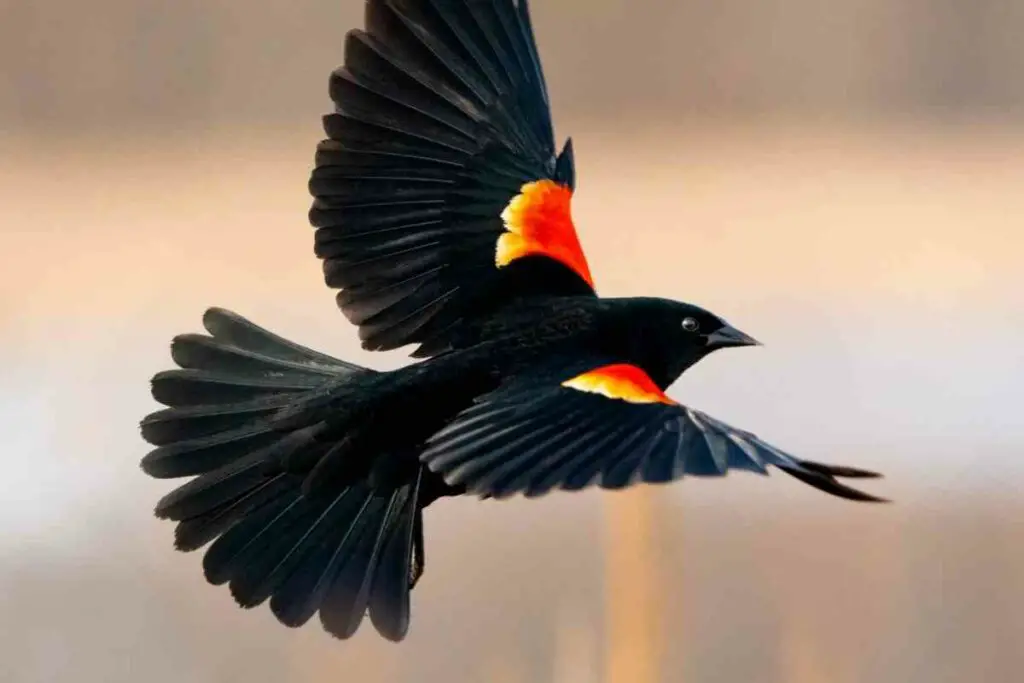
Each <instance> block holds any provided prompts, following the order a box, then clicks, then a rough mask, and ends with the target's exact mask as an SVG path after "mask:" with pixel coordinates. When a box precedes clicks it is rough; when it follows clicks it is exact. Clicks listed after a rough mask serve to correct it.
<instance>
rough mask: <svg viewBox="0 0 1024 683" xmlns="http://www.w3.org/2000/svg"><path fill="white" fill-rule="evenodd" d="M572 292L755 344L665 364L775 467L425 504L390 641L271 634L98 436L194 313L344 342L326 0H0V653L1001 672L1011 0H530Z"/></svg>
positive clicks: (750, 673) (130, 463) (32, 670)
mask: <svg viewBox="0 0 1024 683" xmlns="http://www.w3.org/2000/svg"><path fill="white" fill-rule="evenodd" d="M534 4H535V5H536V6H535V7H534V17H535V24H536V26H537V31H538V34H539V39H540V42H541V50H542V54H543V58H544V61H545V65H546V69H547V72H548V75H549V84H550V87H551V90H552V97H553V100H554V106H555V109H556V125H557V127H558V131H559V135H566V134H569V133H571V134H572V135H573V136H574V138H575V139H576V144H577V153H578V167H579V168H578V173H579V191H578V193H577V200H576V202H575V207H574V211H575V215H576V219H577V223H578V225H579V226H580V232H581V237H582V240H583V242H584V245H585V247H586V249H587V252H588V255H589V258H590V262H591V268H592V270H593V272H594V274H595V278H596V279H597V282H598V286H599V288H600V290H601V291H602V293H604V294H607V295H625V294H639V293H648V294H659V295H665V296H673V297H679V298H685V299H688V300H691V301H694V302H695V303H700V304H702V305H706V306H708V307H710V308H712V309H714V310H715V311H717V312H719V313H721V314H722V315H724V316H726V317H728V318H729V319H730V321H732V322H734V323H735V324H737V325H738V326H740V327H741V328H742V329H744V330H746V331H748V332H750V333H752V334H754V335H755V336H757V337H758V338H760V339H762V340H763V341H765V342H766V344H767V345H766V346H765V347H764V348H761V349H756V350H747V351H742V352H739V351H736V352H728V353H722V354H721V355H720V356H716V357H714V358H712V359H709V360H708V361H707V362H706V363H704V364H702V365H701V366H699V367H698V368H695V369H694V371H693V372H692V373H689V374H688V375H687V377H686V378H685V379H684V380H683V381H681V382H680V383H679V384H678V385H677V386H676V387H675V388H674V389H673V390H672V393H673V394H674V395H675V396H677V397H679V398H680V399H681V400H685V401H687V402H692V403H693V404H694V405H697V406H699V407H700V408H702V409H706V410H708V411H710V412H712V413H713V414H715V415H716V416H719V417H721V418H723V419H726V420H728V421H731V422H733V423H734V424H737V425H739V426H742V427H745V428H748V429H752V430H755V431H758V432H759V433H761V434H762V435H764V436H765V437H766V438H768V439H769V440H771V441H773V442H775V443H777V444H779V445H781V446H783V447H787V448H789V449H790V450H792V451H794V452H796V453H798V454H801V455H805V456H807V457H811V458H815V459H819V460H827V461H835V462H843V463H849V464H852V465H859V466H863V467H868V468H874V469H880V470H883V471H885V472H886V473H887V474H888V475H889V478H888V479H887V480H886V481H885V482H882V483H880V484H879V485H877V486H875V487H874V490H876V491H878V492H880V493H883V494H886V495H891V496H893V497H894V498H896V500H897V503H896V504H895V505H893V506H888V507H865V506H857V505H854V504H849V503H845V502H842V501H837V500H834V499H831V498H828V497H825V496H823V495H820V494H818V493H817V492H815V491H812V490H810V489H807V488H805V487H802V486H801V485H800V484H798V483H797V482H794V481H792V480H790V479H788V478H782V477H780V476H773V477H772V478H770V479H767V480H765V479H761V478H757V477H752V476H748V475H742V474H740V475H736V476H733V477H730V478H728V479H727V480H724V481H690V482H684V483H682V484H678V485H675V486H672V487H669V488H663V489H657V490H656V491H655V492H654V493H642V494H641V495H635V494H634V495H625V496H623V495H615V496H612V495H607V494H606V495H602V494H598V493H585V494H579V495H562V496H553V497H550V498H549V499H545V500H542V501H535V502H522V501H519V502H516V501H513V502H508V503H502V504H495V503H490V504H487V503H477V502H474V501H455V502H452V501H446V502H444V503H443V504H439V505H438V506H436V508H434V509H431V511H430V512H429V513H428V516H427V525H428V530H427V533H428V541H427V542H428V548H427V554H428V569H427V574H426V578H425V579H424V581H423V582H422V584H421V586H420V587H419V588H417V590H416V594H415V597H414V600H415V604H414V617H413V627H412V632H411V634H410V636H409V639H408V640H407V641H406V642H405V643H403V644H402V645H401V646H398V647H395V646H392V645H390V644H387V643H383V642H380V641H379V640H378V639H377V638H376V636H375V635H373V634H372V631H371V630H370V629H369V628H366V629H364V630H365V633H361V634H360V636H359V637H357V638H356V639H355V640H353V641H352V642H349V643H340V642H337V641H333V640H331V639H330V638H329V637H328V636H326V635H324V634H323V633H321V632H320V631H319V629H318V627H316V626H315V625H310V626H309V627H307V628H305V629H302V630H300V631H294V632H293V631H288V630H287V629H284V628H283V627H280V626H278V625H276V624H275V623H274V621H273V619H272V617H271V616H270V614H269V612H268V611H267V610H266V609H260V610H257V611H253V612H248V613H247V612H243V611H242V610H238V609H236V608H234V606H233V605H232V604H231V599H230V596H229V595H228V593H227V592H226V591H225V590H222V589H216V588H210V587H208V586H206V585H205V584H204V582H203V580H202V578H201V574H200V567H199V556H198V555H191V556H188V555H180V554H175V553H173V552H172V551H171V547H170V539H171V528H170V526H169V525H167V524H162V523H159V522H158V521H156V520H154V519H152V518H151V516H150V510H151V507H152V504H153V503H154V502H155V500H156V498H157V497H158V496H159V495H160V494H161V493H162V492H164V491H165V490H167V485H166V484H165V483H164V484H162V483H160V482H154V481H151V480H148V479H147V478H145V477H144V476H143V475H142V474H141V473H140V472H139V470H138V469H137V462H138V459H139V458H140V457H141V456H142V455H143V454H144V453H145V447H144V444H143V443H142V442H141V441H140V439H139V438H138V435H137V431H136V429H135V423H136V422H137V421H138V419H139V418H140V417H141V416H142V415H143V414H145V413H146V412H148V411H149V410H150V409H152V407H153V404H152V403H151V402H150V400H149V398H148V393H147V392H148V389H147V380H148V378H149V376H150V375H152V374H153V373H154V372H155V371H157V370H159V369H163V368H164V367H166V366H167V364H168V363H169V359H168V357H167V342H168V340H169V338H170V337H171V336H172V335H173V334H175V333H177V332H182V331H192V330H196V329H198V327H199V316H200V314H201V312H202V310H203V308H204V307H206V306H208V305H212V304H216V305H222V306H227V307H230V308H233V309H235V310H238V311H239V312H241V313H243V314H245V315H248V316H251V317H253V318H254V319H256V320H257V321H258V322H261V323H263V324H265V325H268V326H270V327H271V328H272V329H274V330H276V331H279V332H280V333H282V334H284V335H286V336H289V337H292V338H295V339H297V340H300V341H302V342H304V343H308V344H310V345H312V346H315V347H319V348H322V349H324V350H325V351H328V352H330V353H333V354H335V355H339V356H342V357H345V358H349V359H352V360H356V361H360V362H365V363H367V364H373V365H374V366H376V367H388V366H393V365H395V364H397V363H400V362H403V359H402V356H401V355H400V354H388V355H385V354H380V355H370V354H365V353H362V352H360V351H358V350H357V345H356V342H355V337H354V334H353V330H352V329H351V328H350V327H348V326H347V325H346V324H345V323H344V321H343V319H342V318H341V316H340V314H338V313H337V312H336V310H335V309H334V307H333V303H332V300H331V294H330V293H329V292H328V291H327V290H325V288H323V287H322V285H321V283H320V273H319V269H318V265H317V263H316V261H315V259H314V258H313V257H312V255H311V231H310V229H309V228H308V226H307V224H306V221H305V212H306V210H307V208H308V204H309V197H308V196H307V194H306V190H305V180H306V177H307V174H308V172H309V166H310V161H311V158H312V150H313V146H314V144H315V142H316V140H317V139H318V137H319V135H320V132H319V128H318V125H319V116H320V114H321V113H322V112H324V111H325V110H326V108H327V105H328V102H327V97H326V92H325V86H326V76H327V73H328V72H329V70H330V69H331V68H333V67H334V66H335V65H336V64H337V63H338V61H339V60H340V55H341V45H342V36H343V33H344V31H345V30H346V29H347V28H349V27H351V26H355V25H356V24H357V23H358V21H359V17H360V13H361V9H360V5H361V3H358V2H356V1H355V0H353V1H352V2H341V1H338V2H335V1H330V2H329V1H327V0H289V1H287V2H286V1H285V0H272V1H271V0H267V1H265V2H261V3H238V2H228V1H227V0H216V1H214V0H206V1H204V2H199V0H184V1H182V2H176V3H167V2H159V1H157V0H145V1H143V0H95V1H93V2H89V3H70V2H64V3H39V2H36V1H35V0H6V2H5V3H4V4H3V5H2V9H0V12H2V20H0V65H2V66H0V158H2V159H3V163H2V164H0V254H2V259H3V260H2V266H3V267H2V268H0V335H2V336H0V352H2V353H3V359H4V360H3V362H2V364H0V435H2V436H0V445H2V449H0V453H2V454H3V455H2V457H3V469H2V470H0V680H3V681H11V682H13V683H36V682H42V681H45V682H50V681H54V682H56V681H61V682H63V681H79V682H81V683H92V682H97V683H98V682H100V681H104V682H107V681H109V682H116V683H120V682H122V681H123V682H128V681H133V682H134V681H153V682H154V683H160V682H161V681H189V682H190V683H205V682H211V683H213V682H216V683H220V682H222V681H227V682H230V681H246V682H247V683H263V682H264V681H266V682H270V681H275V682H276V681H282V680H290V681H339V680H345V681H360V682H361V683H362V682H364V681H365V682H367V683H375V682H380V683H385V682H391V681H400V680H401V681H428V682H429V681H444V682H446V683H448V682H453V683H461V682H462V681H498V682H501V681H508V682H515V683H520V682H525V681H530V682H534V681H559V682H567V683H590V682H592V681H599V680H608V681H614V683H621V682H624V681H629V682H631V683H653V681H662V682H664V683H675V682H679V683H689V682H691V681H699V682H701V683H704V682H718V681H722V682H726V681H730V682H731V681H750V682H752V683H762V682H764V683H848V682H849V683H853V682H857V683H860V682H861V681H867V682H871V683H876V682H877V683H888V682H892V683H907V682H910V683H918V682H921V683H937V682H941V683H961V682H964V683H966V682H973V681H980V682H983V683H1013V682H1014V681H1016V680H1017V677H1018V676H1019V672H1020V671H1021V669H1022V667H1024V655H1022V654H1021V651H1020V646H1019V641H1020V639H1021V634H1022V633H1024V616H1022V612H1021V610H1020V605H1021V604H1022V603H1024V551H1022V550H1021V541H1022V539H1024V521H1022V520H1024V502H1022V501H1021V496H1020V491H1021V490H1022V482H1024V460H1022V458H1021V450H1022V447H1024V420H1022V419H1021V417H1020V410H1021V406H1022V405H1024V353H1022V352H1021V349H1022V348H1024V287H1022V285H1024V275H1022V274H1021V266H1020V261H1021V258H1020V253H1021V247H1022V246H1024V239H1022V227H1021V226H1022V225H1024V193H1022V191H1021V187H1022V186H1024V78H1021V74H1022V73H1024V49H1022V48H1021V46H1020V36H1021V35H1024V4H1021V3H1013V2H1003V1H998V0H974V1H973V2H969V3H967V2H954V1H952V0H834V1H833V2H829V3H820V2H814V1H812V0H788V1H786V2H783V1H782V0H775V1H770V2H759V3H750V2H746V1H744V2H741V1H740V0H726V1H719V2H710V1H707V2H697V1H695V0H685V1H684V0H676V1H675V2H672V3H666V2H662V1H660V0H657V1H656V0H644V1H642V2H641V1H639V0H629V1H627V0H621V1H618V2H616V1H613V0H603V1H594V2H586V3H584V2H575V1H573V2H570V1H569V0H547V1H546V2H541V1H540V0H535V3H534Z"/></svg>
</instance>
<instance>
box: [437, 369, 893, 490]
mask: <svg viewBox="0 0 1024 683" xmlns="http://www.w3.org/2000/svg"><path fill="white" fill-rule="evenodd" d="M584 365H585V367H584ZM581 368H583V371H582V372H581ZM421 459H422V461H423V462H424V464H426V466H427V467H428V468H429V469H431V470H432V471H434V472H436V473H438V474H440V475H441V476H442V477H443V478H444V480H445V481H446V482H447V483H448V484H450V485H453V486H463V487H465V489H466V490H467V491H468V492H470V493H474V494H477V495H481V496H487V497H495V498H502V497H507V496H510V495H514V494H517V493H521V494H524V495H525V496H527V497H533V496H542V495H545V494H547V493H549V492H551V491H552V490H554V489H557V488H560V489H563V490H578V489H582V488H586V487H587V486H590V485H595V484H596V485H598V486H601V487H603V488H608V489H618V488H623V487H625V486H629V485H631V484H633V483H637V482H644V483H650V484H655V483H664V482H670V481H675V480H677V479H681V478H683V477H685V476H687V475H689V476H697V477H721V476H724V475H725V474H727V473H728V471H729V470H730V469H739V470H746V471H751V472H756V473H759V474H766V473H767V468H768V467H769V466H770V467H775V468H777V469H780V470H782V471H784V472H786V473H787V474H789V475H791V476H793V477H796V478H797V479H799V480H800V481H803V482H804V483H807V484H809V485H811V486H814V487H816V488H818V489H820V490H822V491H825V492H826V493H830V494H832V495H836V496H840V497H843V498H849V499H852V500H862V501H880V500H882V499H880V498H876V497H874V496H872V495H869V494H866V493H863V492H861V491H857V490H855V489H852V488H850V487H848V486H846V485H845V484H842V483H840V482H838V481H837V479H836V478H837V477H853V478H867V477H873V476H878V475H876V474H875V473H873V472H868V471H866V470H860V469H854V468H849V467H842V466H833V465H826V464H822V463H816V462H811V461H805V460H800V459H798V458H796V457H794V456H792V455H790V454H788V453H786V452H785V451H782V450H780V449H779V448H777V447H775V446H772V445H771V444H769V443H767V442H765V441H763V440H762V439H760V438H759V437H757V436H755V435H753V434H751V433H749V432H745V431H742V430H739V429H735V428H734V427H731V426H729V425H727V424H726V423H724V422H722V421H720V420H717V419H715V418H712V417H710V416H708V415H706V414H704V413H702V412H700V411H697V410H694V409H692V408H689V407H686V406H683V405H680V404H678V403H676V402H674V401H672V400H671V399H669V398H667V397H666V396H665V395H664V394H663V393H662V392H661V390H660V389H659V388H657V387H656V385H655V384H654V382H653V381H652V380H651V379H650V377H649V376H647V374H646V373H644V371H643V370H642V369H641V368H639V367H636V366H624V365H623V364H622V363H608V362H607V361H604V360H601V359H594V360H592V361H590V362H589V363H587V364H584V363H581V362H580V361H578V360H576V361H571V362H564V363H557V362H556V363H553V364H552V365H551V366H550V367H539V368H537V369H535V370H534V371H532V372H530V373H526V374H524V375H521V376H519V377H516V378H514V379H512V380H510V381H508V382H507V383H506V384H505V385H503V386H502V387H499V388H498V389H497V390H495V391H494V392H492V393H490V394H487V395H485V396H484V397H482V398H481V399H479V400H478V402H477V403H476V404H475V405H473V406H471V407H470V408H468V409H466V410H465V411H464V412H463V413H462V414H460V415H458V416H457V417H456V418H455V419H454V420H453V421H452V422H451V423H450V424H449V425H448V426H446V427H445V428H444V429H443V430H441V431H439V432H438V433H437V434H435V435H434V436H433V437H432V438H431V439H430V440H428V442H427V444H426V448H425V450H424V452H423V453H422V455H421Z"/></svg>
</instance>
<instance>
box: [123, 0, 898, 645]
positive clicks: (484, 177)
mask: <svg viewBox="0 0 1024 683" xmlns="http://www.w3.org/2000/svg"><path fill="white" fill-rule="evenodd" d="M328 90H329V96H330V99H331V101H332V102H333V110H332V111H330V112H329V113H327V114H326V115H325V116H324V117H323V129H324V137H323V139H322V140H321V141H320V142H319V143H318V145H317V147H316V154H315V160H314V164H313V170H312V172H311V175H310V177H309V192H310V195H311V197H312V206H311V208H310V211H309V222H310V223H311V226H312V228H313V229H314V230H313V234H314V239H313V251H314V253H315V255H316V256H317V257H318V259H319V260H320V261H321V264H322V267H323V277H324V281H325V283H326V285H327V286H328V288H329V289H332V290H334V291H335V292H336V294H335V296H336V301H337V306H338V307H339V308H340V311H341V313H343V314H344V316H345V318H347V320H348V321H349V322H350V323H352V324H353V325H354V326H355V327H356V328H357V330H358V335H359V339H360V340H361V344H362V347H363V348H364V349H367V350H372V351H387V350H395V349H402V348H406V347H413V349H412V351H411V357H410V362H409V363H408V364H407V365H405V366H403V367H399V368H397V369H393V370H388V371H376V370H373V369H371V368H367V367H362V366H359V365H355V364H352V363H349V362H346V361H343V360H340V359H338V358H335V357H332V356H330V355H327V354H324V353H320V352H318V351H315V350H313V349H310V348H307V347H304V346H301V345H299V344H296V343H294V342H292V341H290V340H287V339H285V338H283V337H281V336H278V335H276V334H274V333H272V332H270V331H269V330H267V329H265V328H263V327H260V326H258V325H256V324H255V323H253V322H252V321H250V320H248V319H246V318H245V317H243V316H241V315H239V314H237V313H234V312H232V311H230V310H227V309H224V308H216V307H215V308H210V309H208V310H207V311H206V312H205V314H204V316H203V319H202V323H203V328H204V332H203V333H197V334H192V333H190V334H181V335H178V336H176V337H174V338H173V341H172V342H171V349H170V350H171V358H172V360H173V362H174V364H175V366H176V367H174V368H173V369H170V370H165V371H162V372H159V373H157V374H155V375H154V376H153V378H152V380H151V391H152V396H153V398H154V399H155V400H156V402H158V403H159V404H161V406H163V407H162V408H160V409H159V410H156V411H155V412H152V413H151V414H149V415H147V416H146V417H145V418H144V419H143V420H142V421H141V432H142V437H143V438H144V440H145V441H147V442H148V443H149V444H150V445H151V446H152V447H153V448H152V450H150V451H149V452H148V453H147V454H146V455H145V457H144V458H143V460H142V463H141V466H142V469H143V471H144V472H145V473H146V474H147V475H149V476H151V477H155V478H160V479H182V478H185V479H187V480H186V481H185V482H184V483H181V484H180V485H179V486H178V488H176V489H173V490H172V491H170V492H169V493H168V494H167V495H165V496H164V497H163V498H162V499H161V500H160V501H159V502H158V503H157V505H156V511H155V512H156V515H157V516H158V517H159V518H162V519H166V520H171V521H173V522H175V523H176V527H175V532H174V543H175V546H176V548H177V549H179V550H181V551H195V550H198V549H201V548H204V547H205V548H206V550H205V551H204V553H203V556H202V566H203V572H204V574H205V578H206V580H207V581H208V582H209V583H211V584H214V585H222V584H227V585H228V587H229V589H230V592H231V594H232V595H233V597H234V598H235V600H236V601H237V602H238V604H239V605H241V606H242V607H245V608H251V607H255V606H258V605H261V604H263V603H267V602H269V608H270V610H271V611H272V613H273V615H274V616H275V617H276V619H277V620H278V621H279V622H281V623H282V624H285V625H287V626H291V627H298V626H301V625H303V624H306V623H307V622H308V621H309V620H310V619H312V618H313V617H314V616H316V615H318V616H319V621H320V622H321V625H322V627H323V628H324V629H325V630H326V631H327V632H328V633H330V634H331V635H333V636H335V637H337V638H340V639H348V638H350V637H351V636H353V635H354V634H355V633H356V632H357V631H358V629H359V628H360V625H361V624H362V623H363V622H364V621H365V620H366V619H367V617H368V618H369V621H370V622H371V623H372V625H373V627H374V628H375V630H376V631H377V632H378V633H379V634H380V635H381V636H383V637H384V638H386V639H388V640H390V641H395V642H398V641H402V640H403V639H405V638H406V637H407V634H408V632H409V624H410V611H411V608H410V602H411V601H410V593H411V591H412V589H413V587H414V586H415V585H416V584H417V583H418V581H419V580H420V578H421V576H422V575H423V572H424V567H425V554H424V528H423V527H424V523H423V510H424V508H426V507H427V506H429V505H431V504H432V503H434V502H435V501H437V500H439V499H442V498H446V497H451V496H471V497H477V498H480V499H492V500H504V499H508V498H512V497H523V498H535V497H539V496H543V495H546V494H549V493H552V492H555V491H578V490H582V489H588V488H603V489H608V490H615V489H622V488H625V487H630V486H634V485H644V484H663V483H667V482H673V481H677V480H680V479H683V478H685V477H722V476H723V475H725V474H726V473H727V472H729V471H731V470H745V471H749V472H754V473H759V474H767V473H768V471H769V469H770V468H774V469H777V470H780V471H782V472H784V473H786V474H789V475H792V476H793V477H795V478H797V479H798V480H800V481H802V482H804V483H806V484H809V485H810V486H813V487H815V488H817V489H820V490H822V491H824V492H826V493H829V494H833V495H835V496H839V497H842V498H846V499H851V500H855V501H872V502H882V501H883V499H882V498H878V497H876V496H873V495H870V494H867V493H864V492H861V491H859V490H856V489H854V488H851V487H850V486H848V485H847V484H845V483H842V482H841V481H840V479H844V478H852V479H862V478H874V477H879V476H881V475H879V474H877V473H875V472H870V471H867V470H861V469H857V468H853V467H842V466H834V465H828V464H823V463H819V462H814V461H810V460H803V459H800V458H797V457H796V456H793V455H791V454H789V453H787V452H785V451H783V450H781V449H779V448H777V447H776V446H773V445H771V444H769V443H768V442H766V441H764V440H762V439H761V438H760V437H759V436H757V435H755V434H753V433H751V432H747V431H744V430H741V429H737V428H734V427H732V426H730V425H728V424H726V423H724V422H722V421H720V420H718V419H716V418H714V417H711V416H710V415H707V414H705V413H703V412H701V411H699V410H696V409H694V408H691V407H688V406H686V405H683V404H681V403H679V402H677V401H676V400H675V399H673V398H671V397H670V396H669V395H668V394H667V393H666V391H667V390H668V388H669V387H670V386H671V385H672V384H673V383H674V382H675V381H676V380H677V379H678V378H679V377H680V375H682V374H683V373H684V372H685V371H686V370H687V369H689V368H690V367H692V366H693V365H694V364H696V363H698V362H699V361H701V360H702V359H703V358H705V357H707V356H708V355H709V354H712V353H714V352H715V351H718V350H720V349H725V348H739V347H747V346H757V345H758V342H757V341H756V340H755V339H754V338H753V337H751V336H749V335H748V334H746V333H744V332H742V331H740V330H739V329H737V328H736V327H734V326H733V325H731V324H729V323H728V322H726V320H725V319H723V318H722V317H719V316H718V315H716V314H714V313H712V312H710V311H708V310H706V309H704V308H701V307H699V306H697V305H694V304H691V303H685V302H680V301H674V300H669V299H664V298H658V297H619V298H616V297H606V296H599V295H598V294H597V288H596V285H595V281H594V278H593V277H592V275H591V271H590V267H589V265H588V262H587V259H586V257H585V255H584V252H583V250H582V247H581V243H580V239H579V236H578V234H577V231H576V227H575V225H574V223H573V219H572V212H571V201H572V198H573V194H574V192H575V190H576V169H575V157H574V151H573V144H572V139H571V138H567V139H566V140H565V142H564V143H562V144H559V145H556V139H555V135H554V128H553V125H552V116H551V107H550V102H549V98H548V91H547V86H546V83H545V78H544V72H543V70H542V68H541V61H540V56H539V53H538V48H537V44H536V40H535V36H534V30H533V26H532V24H531V18H530V11H529V6H528V3H527V0H368V1H367V2H366V3H365V19H364V25H363V27H362V28H356V29H353V30H351V31H349V32H348V33H347V34H346V37H345V41H344V59H343V63H342V65H341V66H339V67H338V68H336V69H335V70H334V71H333V72H332V73H331V74H330V79H329V88H328Z"/></svg>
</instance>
